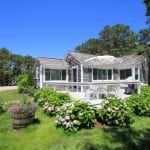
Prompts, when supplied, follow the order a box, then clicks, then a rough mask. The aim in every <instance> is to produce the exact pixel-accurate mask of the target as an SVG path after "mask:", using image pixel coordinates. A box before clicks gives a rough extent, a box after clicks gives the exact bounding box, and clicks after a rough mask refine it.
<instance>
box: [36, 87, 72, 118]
mask: <svg viewBox="0 0 150 150" xmlns="http://www.w3.org/2000/svg"><path fill="white" fill-rule="evenodd" d="M34 101H36V102H37V103H38V105H40V106H42V107H43V110H44V111H45V112H47V114H49V115H50V116H52V115H55V114H56V113H57V108H58V107H59V106H62V105H63V104H65V103H69V102H71V97H70V96H69V95H68V94H66V93H59V92H57V91H55V90H54V89H51V88H42V89H39V90H37V91H36V92H35V94H34Z"/></svg>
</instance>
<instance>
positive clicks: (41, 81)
mask: <svg viewBox="0 0 150 150" xmlns="http://www.w3.org/2000/svg"><path fill="white" fill-rule="evenodd" d="M42 68H43V67H42V65H41V66H40V89H41V88H42V87H43V74H42V73H43V71H42Z"/></svg>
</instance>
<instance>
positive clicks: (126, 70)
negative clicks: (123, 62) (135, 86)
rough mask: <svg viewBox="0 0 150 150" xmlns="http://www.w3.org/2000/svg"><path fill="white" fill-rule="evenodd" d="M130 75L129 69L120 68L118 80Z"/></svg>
mask: <svg viewBox="0 0 150 150" xmlns="http://www.w3.org/2000/svg"><path fill="white" fill-rule="evenodd" d="M130 76H132V72H131V69H123V70H120V80H125V79H126V78H128V77H130Z"/></svg>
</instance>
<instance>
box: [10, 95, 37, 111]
mask: <svg viewBox="0 0 150 150" xmlns="http://www.w3.org/2000/svg"><path fill="white" fill-rule="evenodd" d="M36 109H37V107H36V106H35V105H34V104H33V103H32V101H31V100H30V99H28V98H27V97H25V96H24V97H22V99H21V100H19V101H17V102H16V104H15V105H12V106H11V107H10V108H9V112H11V113H21V112H23V113H28V112H34V111H35V110H36Z"/></svg>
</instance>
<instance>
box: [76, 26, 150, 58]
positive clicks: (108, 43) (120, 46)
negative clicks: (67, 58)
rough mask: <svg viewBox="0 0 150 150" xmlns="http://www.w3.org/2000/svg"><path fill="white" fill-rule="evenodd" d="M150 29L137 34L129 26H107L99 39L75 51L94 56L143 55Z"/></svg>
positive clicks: (86, 43) (83, 44)
mask: <svg viewBox="0 0 150 150" xmlns="http://www.w3.org/2000/svg"><path fill="white" fill-rule="evenodd" d="M148 34H150V29H149V28H147V29H142V30H140V31H139V33H138V34H136V33H135V32H134V31H132V30H131V29H130V27H129V26H126V25H123V24H116V25H114V26H112V27H111V26H109V25H106V26H105V27H104V29H103V30H102V31H100V33H99V38H91V39H89V40H87V41H86V42H85V43H82V44H81V45H79V46H77V47H76V48H75V51H77V52H81V53H88V54H93V55H104V54H110V55H114V56H123V55H127V54H133V53H143V52H144V50H145V46H146V38H147V37H148Z"/></svg>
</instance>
